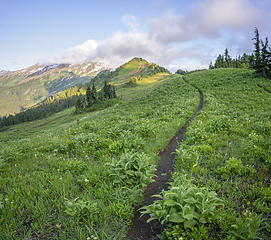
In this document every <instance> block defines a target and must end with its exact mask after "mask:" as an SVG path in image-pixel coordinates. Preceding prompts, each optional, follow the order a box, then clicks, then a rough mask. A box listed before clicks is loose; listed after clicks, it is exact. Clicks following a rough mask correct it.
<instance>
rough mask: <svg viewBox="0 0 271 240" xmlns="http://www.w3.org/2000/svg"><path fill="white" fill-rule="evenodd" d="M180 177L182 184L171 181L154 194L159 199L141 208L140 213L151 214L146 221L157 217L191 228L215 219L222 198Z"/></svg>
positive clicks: (165, 221)
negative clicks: (168, 187) (167, 188)
mask: <svg viewBox="0 0 271 240" xmlns="http://www.w3.org/2000/svg"><path fill="white" fill-rule="evenodd" d="M182 178H183V183H182V185H175V184H174V183H172V184H171V187H170V189H169V190H167V191H163V192H162V193H161V195H160V194H159V195H155V197H157V198H160V200H155V201H154V203H153V204H152V205H149V206H145V207H144V208H143V209H145V211H143V212H142V214H146V213H149V214H150V216H151V217H150V218H149V219H148V221H152V220H154V219H158V220H160V221H161V222H162V223H168V224H169V223H171V224H179V225H181V226H183V227H184V228H185V229H186V228H190V229H191V228H193V227H194V226H195V225H198V224H206V223H210V222H212V221H213V220H215V219H216V217H217V216H216V214H215V210H216V208H217V207H219V206H223V204H222V200H221V199H219V198H218V197H217V194H216V193H215V192H213V191H209V190H208V189H206V188H199V187H197V186H195V185H194V184H192V182H191V180H189V179H186V178H185V176H182Z"/></svg>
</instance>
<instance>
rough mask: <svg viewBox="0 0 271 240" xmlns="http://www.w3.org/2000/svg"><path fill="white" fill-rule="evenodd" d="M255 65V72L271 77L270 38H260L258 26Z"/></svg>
mask: <svg viewBox="0 0 271 240" xmlns="http://www.w3.org/2000/svg"><path fill="white" fill-rule="evenodd" d="M254 34H255V36H254V38H253V40H254V46H255V49H254V56H255V57H254V66H253V69H255V73H256V74H257V75H259V76H261V77H265V78H267V77H268V78H271V48H270V47H269V45H268V38H267V37H266V38H265V40H264V41H263V40H262V39H260V35H259V31H258V29H257V28H255V30H254Z"/></svg>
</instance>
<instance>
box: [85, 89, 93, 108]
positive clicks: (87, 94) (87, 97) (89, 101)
mask: <svg viewBox="0 0 271 240" xmlns="http://www.w3.org/2000/svg"><path fill="white" fill-rule="evenodd" d="M86 100H87V103H88V105H90V104H91V100H92V99H91V91H90V87H88V88H87V91H86Z"/></svg>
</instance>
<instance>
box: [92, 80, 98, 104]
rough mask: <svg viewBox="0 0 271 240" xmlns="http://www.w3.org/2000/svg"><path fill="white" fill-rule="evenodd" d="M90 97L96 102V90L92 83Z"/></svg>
mask: <svg viewBox="0 0 271 240" xmlns="http://www.w3.org/2000/svg"><path fill="white" fill-rule="evenodd" d="M91 98H92V101H93V103H96V102H97V100H98V97H97V90H96V87H95V85H94V84H93V85H92V89H91Z"/></svg>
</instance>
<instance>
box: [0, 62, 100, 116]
mask: <svg viewBox="0 0 271 240" xmlns="http://www.w3.org/2000/svg"><path fill="white" fill-rule="evenodd" d="M98 67H99V64H98V63H86V64H81V65H70V64H55V65H34V66H32V67H29V68H26V69H22V70H18V71H14V72H8V73H5V74H3V75H0V99H4V101H0V116H4V115H8V114H13V113H18V112H20V110H22V109H25V108H29V107H31V106H33V105H35V104H37V103H40V102H41V101H43V100H44V99H46V98H47V97H48V96H52V95H54V94H55V93H57V92H60V91H64V90H66V89H69V88H71V87H73V86H75V85H78V84H85V83H87V82H89V81H91V79H92V78H93V77H94V76H95V75H96V74H97V73H98V72H97V71H95V69H96V68H98Z"/></svg>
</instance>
